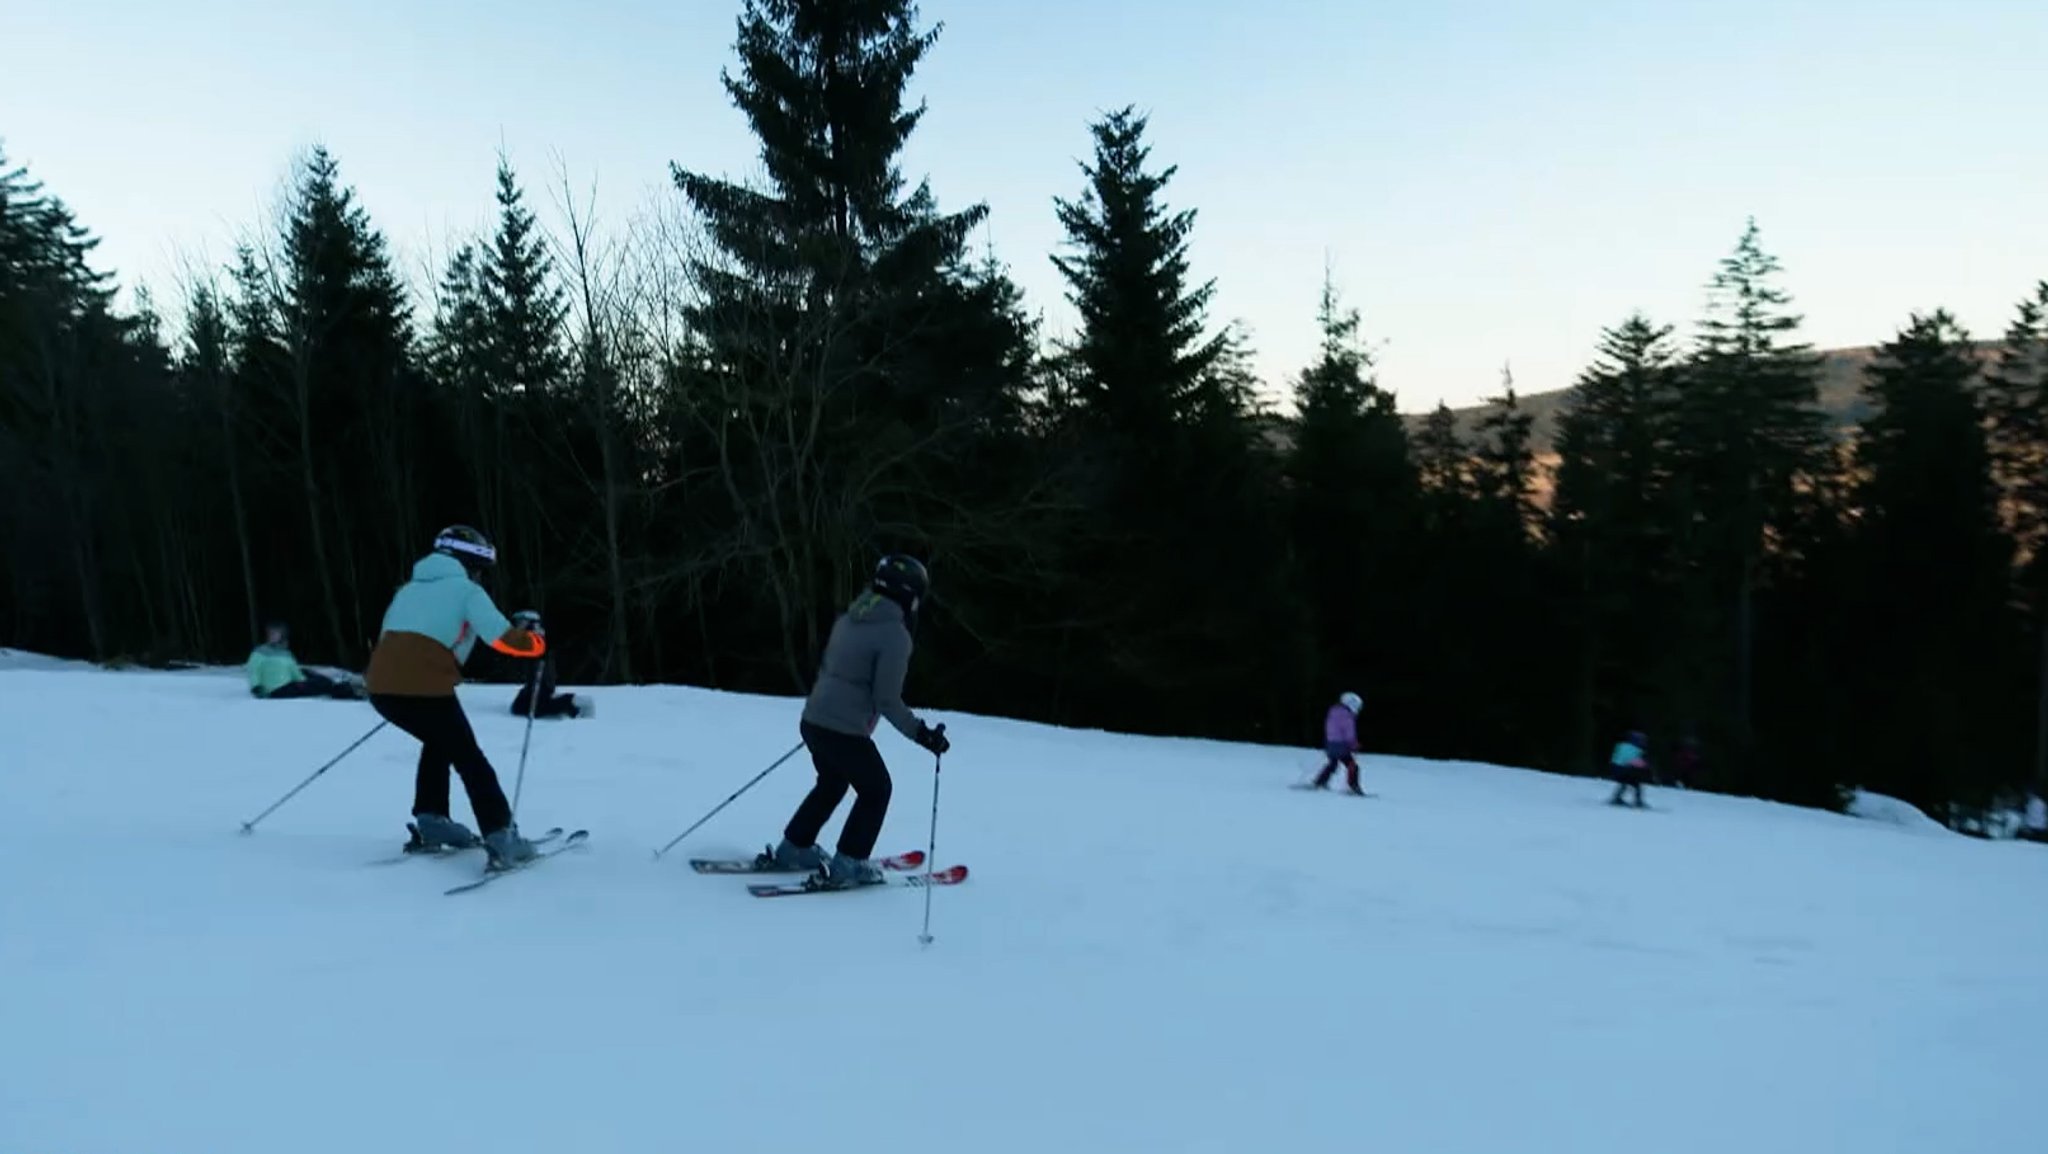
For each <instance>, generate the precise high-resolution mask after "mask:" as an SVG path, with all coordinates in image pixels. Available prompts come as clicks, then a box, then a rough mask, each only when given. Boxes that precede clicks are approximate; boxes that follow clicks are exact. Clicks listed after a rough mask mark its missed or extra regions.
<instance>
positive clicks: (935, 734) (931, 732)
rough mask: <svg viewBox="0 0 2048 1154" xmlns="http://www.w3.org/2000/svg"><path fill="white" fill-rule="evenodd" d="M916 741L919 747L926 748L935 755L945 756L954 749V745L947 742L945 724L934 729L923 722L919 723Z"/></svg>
mask: <svg viewBox="0 0 2048 1154" xmlns="http://www.w3.org/2000/svg"><path fill="white" fill-rule="evenodd" d="M915 740H916V741H917V743H918V744H919V745H922V746H924V747H925V748H926V749H929V750H931V751H932V752H933V753H938V754H943V753H945V752H946V751H947V750H949V749H951V748H953V743H952V742H950V741H947V740H946V726H945V723H943V722H941V723H940V724H939V727H938V728H937V729H933V728H932V727H931V726H929V725H926V724H925V723H924V722H922V721H920V722H918V723H917V737H916V739H915Z"/></svg>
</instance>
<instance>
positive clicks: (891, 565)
mask: <svg viewBox="0 0 2048 1154" xmlns="http://www.w3.org/2000/svg"><path fill="white" fill-rule="evenodd" d="M871 587H872V588H873V589H874V591H875V592H877V593H880V594H881V595H882V596H884V597H887V598H888V599H889V600H891V601H894V602H895V603H896V604H898V605H901V606H903V611H904V612H905V613H911V614H915V613H916V612H917V611H918V609H920V608H921V607H922V606H923V605H924V599H925V596H926V594H928V593H930V592H931V588H932V579H931V575H930V574H929V573H926V572H925V568H924V563H923V562H921V561H919V560H918V559H917V558H915V557H906V556H904V555H903V554H901V553H891V554H889V555H888V556H887V557H884V558H882V559H881V560H880V561H878V562H876V563H875V577H874V580H873V582H871Z"/></svg>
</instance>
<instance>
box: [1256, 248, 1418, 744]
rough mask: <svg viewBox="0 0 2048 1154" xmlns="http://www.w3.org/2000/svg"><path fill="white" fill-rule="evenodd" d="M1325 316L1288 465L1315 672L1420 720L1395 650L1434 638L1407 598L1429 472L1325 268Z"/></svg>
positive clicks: (1301, 387)
mask: <svg viewBox="0 0 2048 1154" xmlns="http://www.w3.org/2000/svg"><path fill="white" fill-rule="evenodd" d="M1316 319H1317V325H1318V327H1319V328H1320V329H1321V331H1322V348H1321V350H1320V355H1319V356H1318V357H1317V359H1316V361H1315V363H1314V364H1312V365H1310V366H1309V367H1308V368H1306V369H1305V370H1303V372H1302V373H1301V376H1300V377H1299V379H1298V380H1297V381H1296V383H1295V388H1294V398H1295V407H1296V410H1297V417H1296V420H1295V436H1294V447H1293V452H1292V454H1291V455H1290V456H1289V459H1288V462H1287V474H1288V480H1289V491H1290V493H1291V494H1292V500H1291V502H1290V505H1289V511H1288V518H1289V524H1290V529H1291V531H1292V534H1293V540H1294V553H1295V555H1296V556H1297V557H1299V558H1300V564H1301V580H1302V582H1303V587H1304V592H1305V597H1304V600H1305V601H1306V603H1307V605H1308V607H1309V611H1310V614H1311V620H1312V622H1313V626H1314V630H1315V641H1316V654H1317V661H1316V674H1317V681H1318V684H1319V685H1320V687H1321V688H1322V689H1323V690H1324V692H1325V693H1328V694H1334V693H1335V692H1336V691H1337V687H1339V686H1342V685H1348V686H1351V687H1353V688H1354V689H1357V690H1358V691H1360V692H1370V693H1372V694H1373V695H1374V699H1375V701H1377V702H1380V703H1381V704H1382V705H1383V706H1384V708H1385V710H1386V713H1387V716H1388V717H1389V718H1390V719H1401V718H1404V717H1413V716H1415V714H1414V713H1413V712H1412V711H1414V710H1418V709H1422V708H1426V707H1427V705H1428V703H1427V702H1425V701H1422V700H1420V699H1419V697H1418V696H1412V695H1411V694H1412V681H1411V680H1410V679H1409V678H1406V677H1404V676H1402V670H1401V668H1400V658H1399V657H1397V656H1396V655H1397V654H1400V653H1404V652H1411V650H1409V649H1408V648H1407V647H1408V646H1410V645H1417V644H1423V643H1424V638H1423V637H1421V636H1418V635H1417V633H1418V631H1417V629H1416V628H1414V626H1415V625H1416V623H1417V615H1416V614H1415V613H1414V612H1413V609H1414V607H1413V605H1412V603H1411V602H1410V600H1409V596H1408V594H1409V593H1410V591H1411V590H1412V589H1413V588H1414V587H1415V582H1416V580H1417V579H1418V576H1419V575H1418V574H1417V573H1416V572H1415V570H1414V567H1413V566H1412V565H1411V564H1410V561H1409V558H1410V557H1411V555H1412V550H1413V548H1414V545H1415V542H1416V532H1417V529H1418V525H1419V520H1420V518H1419V516H1418V514H1419V512H1420V510H1419V506H1418V497H1419V495H1420V489H1421V479H1420V477H1419V476H1418V474H1417V470H1416V466H1415V462H1414V460H1413V459H1412V457H1411V454H1410V447H1409V443H1408V432H1407V428H1406V425H1405V423H1404V422H1403V421H1402V419H1401V415H1400V413H1399V411H1398V410H1397V409H1396V407H1395V400H1394V395H1393V393H1391V392H1389V391H1388V390H1386V389H1384V388H1382V387H1380V384H1379V381H1378V378H1377V376H1376V374H1375V372H1374V365H1373V360H1372V356H1371V353H1370V350H1368V349H1367V348H1366V346H1365V345H1364V343H1363V342H1362V341H1361V340H1360V336H1359V332H1360V318H1359V314H1358V311H1357V310H1356V309H1353V308H1350V307H1347V306H1345V305H1344V304H1343V303H1342V301H1341V300H1340V299H1339V296H1338V292H1337V287H1336V285H1335V283H1334V281H1333V280H1332V279H1331V278H1330V277H1329V275H1328V274H1327V273H1326V274H1325V276H1324V280H1323V291H1322V298H1321V301H1320V304H1319V306H1318V309H1317V317H1316ZM1375 712H1376V713H1377V712H1379V711H1378V710H1377V709H1376V710H1375ZM1382 737H1383V739H1384V740H1388V741H1395V742H1398V741H1404V740H1413V739H1414V737H1415V734H1414V733H1413V732H1406V733H1403V732H1398V731H1396V732H1383V734H1382Z"/></svg>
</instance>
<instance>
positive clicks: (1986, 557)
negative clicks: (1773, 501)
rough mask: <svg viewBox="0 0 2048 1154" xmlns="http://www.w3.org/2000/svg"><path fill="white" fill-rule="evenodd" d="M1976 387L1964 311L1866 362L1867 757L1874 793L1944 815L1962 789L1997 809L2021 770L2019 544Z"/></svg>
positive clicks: (1919, 325) (1862, 464)
mask: <svg viewBox="0 0 2048 1154" xmlns="http://www.w3.org/2000/svg"><path fill="white" fill-rule="evenodd" d="M1979 383H1980V382H1979V366H1978V364H1977V361H1976V354H1975V353H1974V352H1973V350H1972V347H1971V343H1970V339H1969V336H1968V334H1967V333H1965V332H1964V331H1963V329H1962V327H1961V326H1960V325H1959V324H1957V323H1956V321H1955V318H1953V317H1952V316H1950V315H1949V314H1948V313H1947V312H1946V311H1945V310H1937V311H1936V312H1934V313H1931V314H1926V315H1920V314H1916V315H1915V316H1914V317H1913V318H1912V320H1911V322H1910V323H1909V324H1908V325H1907V327H1906V328H1905V329H1903V330H1902V331H1901V332H1900V333H1899V334H1898V335H1897V336H1896V337H1895V338H1894V339H1893V340H1892V341H1890V342H1889V343H1887V344H1886V345H1884V346H1883V347H1882V348H1881V349H1880V350H1879V356H1878V359H1877V360H1876V361H1875V362H1874V363H1873V364H1872V365H1871V366H1870V368H1869V370H1868V381H1867V383H1866V394H1867V398H1868V400H1869V401H1870V403H1871V405H1872V407H1873V410H1874V411H1873V413H1872V415H1871V416H1870V418H1869V419H1868V420H1867V421H1866V422H1865V423H1864V425H1863V427H1862V429H1861V431H1860V434H1859V438H1858V443H1857V465H1858V468H1859V472H1860V475H1861V476H1862V478H1863V480H1862V484H1861V486H1860V492H1859V504H1860V506H1861V516H1860V518H1859V522H1858V535H1859V548H1860V550H1861V552H1862V554H1863V564H1862V567H1861V572H1862V577H1863V581H1864V592H1863V604H1864V606H1865V612H1866V614H1867V616H1866V617H1865V619H1864V620H1865V626H1866V629H1867V630H1868V644H1869V649H1868V650H1867V651H1866V652H1865V654H1864V655H1863V656H1864V657H1865V660H1866V665H1865V667H1864V668H1865V670H1866V672H1865V673H1864V684H1863V685H1862V689H1863V692H1864V693H1865V694H1866V697H1865V699H1864V700H1865V701H1866V703H1867V716H1868V718H1870V719H1871V720H1870V723H1869V725H1868V730H1869V733H1868V738H1869V740H1868V744H1867V747H1866V748H1865V749H1864V750H1863V751H1862V754H1861V757H1860V758H1859V761H1858V764H1859V766H1860V767H1861V768H1862V769H1863V771H1864V775H1865V781H1866V782H1867V783H1868V784H1869V785H1871V786H1872V787H1873V788H1875V789H1878V790H1880V791H1882V792H1886V793H1890V794H1892V795H1894V796H1898V797H1902V798H1905V799H1906V800H1908V801H1911V802H1914V803H1915V804H1918V805H1922V806H1925V807H1927V808H1929V809H1932V810H1935V811H1937V812H1940V811H1942V810H1943V809H1944V808H1945V803H1946V802H1947V801H1948V800H1949V799H1951V798H1957V797H1961V798H1963V799H1966V800H1967V801H1968V802H1969V803H1972V804H1973V805H1977V806H1982V805H1985V804H1988V803H1989V802H1990V800H1991V794H1992V790H1993V789H1994V788H1995V787H1996V786H1998V785H2000V784H2011V781H2010V778H2011V776H2012V775H2011V774H2009V773H2005V774H2001V773H2000V771H1999V765H2000V759H1999V755H2000V754H2001V753H2002V752H2005V751H2004V750H2001V749H2000V748H1999V743H1998V741H1997V740H1996V739H1995V737H1994V736H1993V735H1994V734H1996V733H1997V732H1998V731H1999V727H1998V725H1997V724H1996V721H1997V715H1998V712H1999V709H2000V705H2001V703H2002V702H2004V701H2006V700H2009V699H2008V698H2007V697H2006V696H2005V694H2004V693H2003V692H2002V691H2001V687H2000V681H2001V678H2000V677H1999V672H2000V670H2001V668H2002V667H2003V661H2002V659H2001V652H2000V650H2001V641H2000V637H2001V629H2000V626H2001V624H2002V622H2001V616H2002V614H2003V611H2004V603H2005V590H2006V574H2007V567H2008V565H2009V563H2010V559H2011V549H2010V542H2009V541H2008V540H2007V539H2006V538H2005V537H2004V536H2003V534H2002V533H2001V532H2000V528H1999V523H1998V512H1997V494H1996V488H1995V484H1994V481H1993V476H1992V469H1991V454H1990V448H1989V445H1988V442H1987V437H1986V435H1985V420H1984V413H1983V410H1982V407H1981V398H1980V390H1979ZM2007 731H2008V732H2010V728H2009V727H2008V728H2007ZM2007 764H2008V765H2010V764H2011V763H2009V762H2008V763H2007ZM2001 777H2004V778H2006V780H2005V781H2003V782H2001V781H2000V778H2001Z"/></svg>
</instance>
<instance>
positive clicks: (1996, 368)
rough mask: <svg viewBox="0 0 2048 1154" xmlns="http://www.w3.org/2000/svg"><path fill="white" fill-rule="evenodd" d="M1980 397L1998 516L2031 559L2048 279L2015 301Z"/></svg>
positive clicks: (2039, 504) (2046, 467)
mask: <svg viewBox="0 0 2048 1154" xmlns="http://www.w3.org/2000/svg"><path fill="white" fill-rule="evenodd" d="M1984 393H1985V405H1986V408H1987V410H1988V412H1987V416H1988V418H1989V432H1990V437H1991V442H1990V443H1991V453H1992V465H1993V468H1994V471H1995V473H1996V476H1997V480H1998V490H1999V508H2000V512H2001V514H2002V516H2003V520H2004V523H2005V525H2006V527H2007V529H2008V531H2010V532H2011V533H2012V535H2013V536H2014V537H2015V538H2016V540H2017V542H2018V544H2019V546H2020V548H2021V550H2022V552H2023V553H2025V554H2028V555H2031V554H2032V553H2034V552H2036V551H2038V550H2039V549H2040V548H2041V547H2042V545H2043V544H2044V540H2048V281H2042V282H2041V283H2040V285H2038V286H2037V287H2036V288H2035V290H2034V295H2033V296H2032V297H2031V298H2029V299H2026V300H2022V301H2021V302H2020V304H2019V308H2018V310H2017V311H2016V315H2015V316H2014V317H2013V320H2012V324H2011V326H2010V327H2009V328H2007V329H2006V332H2005V341H2004V343H2003V344H2001V345H2000V347H1999V349H1998V354H1997V358H1996V360H1995V362H1994V364H1993V365H1992V367H1991V368H1990V370H1988V371H1987V372H1986V373H1985V375H1984Z"/></svg>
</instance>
